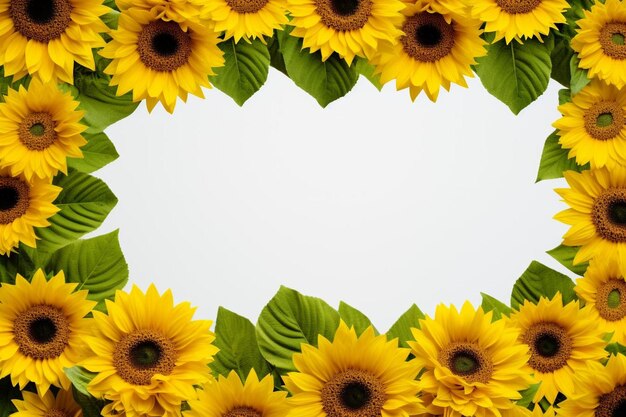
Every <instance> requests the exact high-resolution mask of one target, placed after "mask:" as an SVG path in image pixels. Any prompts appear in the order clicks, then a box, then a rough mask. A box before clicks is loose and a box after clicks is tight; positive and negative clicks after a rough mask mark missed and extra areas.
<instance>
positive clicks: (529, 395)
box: [517, 382, 541, 407]
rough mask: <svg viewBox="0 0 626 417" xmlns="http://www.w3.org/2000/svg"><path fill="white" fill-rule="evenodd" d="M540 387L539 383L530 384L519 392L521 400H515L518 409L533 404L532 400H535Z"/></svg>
mask: <svg viewBox="0 0 626 417" xmlns="http://www.w3.org/2000/svg"><path fill="white" fill-rule="evenodd" d="M540 385H541V383H540V382H539V383H537V384H532V385H531V386H530V387H528V388H527V389H525V390H524V391H520V394H522V398H520V399H519V400H517V405H518V406H520V407H528V406H529V405H531V404H532V403H533V399H534V398H535V394H537V391H538V390H539V386H540Z"/></svg>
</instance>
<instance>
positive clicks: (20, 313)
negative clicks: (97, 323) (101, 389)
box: [0, 269, 96, 395]
mask: <svg viewBox="0 0 626 417" xmlns="http://www.w3.org/2000/svg"><path fill="white" fill-rule="evenodd" d="M77 285H78V284H76V283H66V282H65V276H64V275H63V272H59V273H58V274H57V275H55V276H54V277H53V278H51V279H50V281H46V276H45V275H44V273H43V271H42V270H41V269H40V270H38V271H37V272H36V273H35V275H34V276H33V279H32V282H28V281H27V280H26V279H24V278H23V277H22V276H21V275H19V274H18V275H17V277H16V279H15V285H10V284H2V286H1V287H0V378H4V377H5V376H7V375H10V376H11V382H12V383H13V385H18V384H19V386H20V389H24V387H25V386H26V384H28V383H29V382H32V383H34V384H35V385H36V386H37V390H38V391H39V394H40V395H44V394H45V393H46V392H47V391H48V389H49V388H50V385H54V386H56V387H62V388H63V389H65V390H68V389H70V387H71V384H70V381H69V379H67V377H66V376H65V373H64V372H63V368H70V367H72V366H74V365H76V363H77V362H78V361H80V360H81V359H83V355H84V353H85V346H84V344H83V338H84V337H85V335H86V334H87V333H88V332H89V328H88V326H89V323H90V320H89V319H85V318H84V317H85V316H86V315H87V314H88V313H89V312H90V311H91V309H92V308H93V307H94V306H95V305H96V303H95V302H93V301H90V300H87V298H86V297H87V291H76V292H74V290H75V289H76V286H77Z"/></svg>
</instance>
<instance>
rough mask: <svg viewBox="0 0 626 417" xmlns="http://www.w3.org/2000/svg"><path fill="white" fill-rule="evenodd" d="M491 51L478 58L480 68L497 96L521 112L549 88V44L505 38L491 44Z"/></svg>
mask: <svg viewBox="0 0 626 417" xmlns="http://www.w3.org/2000/svg"><path fill="white" fill-rule="evenodd" d="M487 50H488V54H487V56H485V57H481V58H478V59H477V61H478V64H479V65H478V66H477V67H476V72H477V73H478V76H479V77H480V80H481V81H482V83H483V85H484V86H485V88H486V89H487V91H489V93H491V94H492V95H494V96H495V97H496V98H498V99H499V100H500V101H502V102H503V103H505V104H506V105H507V106H509V108H510V109H511V111H512V112H513V113H515V114H518V113H519V112H520V111H521V110H522V109H524V108H525V107H526V106H528V105H529V104H530V103H532V102H533V101H535V100H536V99H537V98H538V97H539V96H540V95H542V94H543V93H544V91H546V88H548V82H549V81H550V74H551V71H552V62H551V60H550V52H551V51H550V50H549V47H548V46H547V45H546V44H544V43H541V42H539V41H537V40H536V39H529V40H526V41H524V44H523V45H520V44H519V43H518V42H515V41H514V42H511V43H509V44H508V45H507V44H506V43H505V42H504V40H501V41H499V42H496V43H493V44H491V45H488V47H487Z"/></svg>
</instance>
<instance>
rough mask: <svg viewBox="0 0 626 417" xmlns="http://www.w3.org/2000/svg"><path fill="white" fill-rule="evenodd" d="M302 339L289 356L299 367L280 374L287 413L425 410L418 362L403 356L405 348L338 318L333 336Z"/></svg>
mask: <svg viewBox="0 0 626 417" xmlns="http://www.w3.org/2000/svg"><path fill="white" fill-rule="evenodd" d="M318 345H319V346H318V347H317V348H316V347H313V346H310V345H302V353H296V354H295V355H294V356H293V362H294V365H295V367H296V369H297V370H298V372H289V374H288V375H287V376H286V377H283V380H284V381H285V386H286V387H287V389H288V390H289V391H291V393H292V394H293V396H292V397H291V398H290V402H291V405H292V407H293V408H292V410H291V413H290V414H289V416H290V417H358V416H377V415H382V416H385V417H409V416H413V415H415V414H419V413H420V412H421V411H423V409H422V407H421V404H420V403H421V402H420V400H419V398H418V397H417V394H418V391H419V382H418V381H416V377H417V374H418V372H419V369H420V368H419V366H418V365H417V364H416V363H415V361H408V362H407V361H406V359H407V357H408V355H409V353H410V352H409V349H403V348H399V347H398V342H397V340H392V341H388V340H387V338H386V336H384V335H380V336H375V335H374V330H373V329H372V328H371V327H369V328H368V329H367V330H365V331H364V332H363V334H361V336H359V337H357V335H356V332H355V330H354V328H348V326H347V325H346V324H345V323H344V322H343V321H342V322H341V323H340V324H339V328H338V329H337V332H336V333H335V337H334V339H333V341H332V342H330V341H329V340H328V339H326V338H324V337H323V336H319V343H318Z"/></svg>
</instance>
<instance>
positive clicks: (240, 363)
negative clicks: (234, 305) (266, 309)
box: [210, 307, 272, 381]
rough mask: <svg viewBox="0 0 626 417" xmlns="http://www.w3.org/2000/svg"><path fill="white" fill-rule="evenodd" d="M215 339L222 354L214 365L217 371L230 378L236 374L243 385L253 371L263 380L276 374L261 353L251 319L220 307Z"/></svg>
mask: <svg viewBox="0 0 626 417" xmlns="http://www.w3.org/2000/svg"><path fill="white" fill-rule="evenodd" d="M215 335H216V339H215V346H217V347H218V348H219V350H220V351H219V352H218V354H217V355H216V356H215V360H214V361H213V362H211V364H210V365H211V368H212V369H213V371H215V372H217V373H218V374H220V375H224V376H227V375H228V374H229V373H230V371H231V370H235V371H236V372H237V374H238V375H239V378H240V379H241V380H242V381H243V380H245V379H246V378H247V377H248V374H249V373H250V370H251V369H253V368H254V370H255V371H256V374H257V375H258V376H259V378H262V377H264V376H265V375H267V374H270V373H271V372H272V367H271V366H270V365H269V363H267V361H266V360H265V359H264V358H263V355H261V352H260V351H259V347H258V344H257V340H256V331H255V328H254V325H253V324H252V323H251V322H250V320H248V319H247V318H245V317H242V316H240V315H238V314H235V313H233V312H232V311H229V310H227V309H225V308H224V307H220V308H219V310H218V311H217V320H216V322H215Z"/></svg>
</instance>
